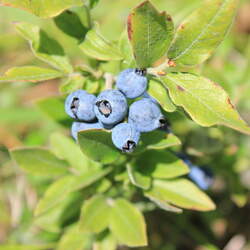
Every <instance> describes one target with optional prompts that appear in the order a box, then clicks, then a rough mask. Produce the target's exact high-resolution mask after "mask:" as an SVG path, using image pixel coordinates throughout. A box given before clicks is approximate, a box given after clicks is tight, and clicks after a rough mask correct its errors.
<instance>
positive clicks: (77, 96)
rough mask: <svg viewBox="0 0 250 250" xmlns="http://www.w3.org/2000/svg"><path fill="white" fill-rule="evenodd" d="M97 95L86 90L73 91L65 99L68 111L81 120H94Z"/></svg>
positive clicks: (70, 114)
mask: <svg viewBox="0 0 250 250" xmlns="http://www.w3.org/2000/svg"><path fill="white" fill-rule="evenodd" d="M95 100H96V97H95V96H94V95H91V94H88V93H87V92H86V91H84V90H81V89H80V90H77V91H74V92H73V93H71V94H70V95H69V96H68V97H67V98H66V101H65V111H66V113H67V114H68V115H69V116H70V117H72V118H74V119H76V120H80V121H92V120H94V119H95V112H94V104H95Z"/></svg>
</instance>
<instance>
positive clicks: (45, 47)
mask: <svg viewBox="0 0 250 250" xmlns="http://www.w3.org/2000/svg"><path fill="white" fill-rule="evenodd" d="M37 52H39V53H43V54H48V55H58V56H64V55H65V53H64V50H63V47H62V46H61V45H60V44H59V43H58V42H57V41H56V40H54V39H52V38H50V37H49V36H48V35H47V34H46V33H45V32H44V31H43V30H40V32H39V46H38V48H37Z"/></svg>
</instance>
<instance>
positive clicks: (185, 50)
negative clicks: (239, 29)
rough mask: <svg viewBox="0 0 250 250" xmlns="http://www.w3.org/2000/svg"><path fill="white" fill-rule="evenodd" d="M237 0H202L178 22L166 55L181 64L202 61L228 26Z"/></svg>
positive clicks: (221, 37)
mask: <svg viewBox="0 0 250 250" xmlns="http://www.w3.org/2000/svg"><path fill="white" fill-rule="evenodd" d="M237 3H238V0H206V1H203V4H202V6H201V7H200V8H199V9H197V10H195V11H194V13H191V15H190V16H189V17H188V18H187V19H186V20H184V22H183V23H182V24H181V25H180V26H179V28H178V30H177V33H176V37H175V39H174V42H173V44H172V45H171V47H170V49H169V52H168V57H169V58H170V59H171V60H173V61H174V62H177V63H180V64H183V65H196V64H200V63H202V62H203V61H205V60H206V59H207V58H208V57H209V56H210V55H211V53H212V52H213V51H214V50H215V48H217V46H218V45H219V44H220V43H221V42H222V41H223V39H224V37H225V35H226V34H227V32H228V30H229V28H230V27H231V24H232V20H233V17H234V15H235V9H236V6H237Z"/></svg>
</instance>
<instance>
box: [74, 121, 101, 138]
mask: <svg viewBox="0 0 250 250" xmlns="http://www.w3.org/2000/svg"><path fill="white" fill-rule="evenodd" d="M102 128H103V126H102V124H101V123H99V122H94V123H87V122H73V124H72V127H71V135H72V137H73V138H74V139H75V140H76V141H77V134H78V132H79V131H82V130H88V129H102Z"/></svg>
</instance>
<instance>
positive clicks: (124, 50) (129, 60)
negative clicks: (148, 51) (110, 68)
mask: <svg viewBox="0 0 250 250" xmlns="http://www.w3.org/2000/svg"><path fill="white" fill-rule="evenodd" d="M119 49H120V52H121V54H122V56H123V60H122V63H123V64H122V66H123V68H135V66H136V65H135V59H134V55H133V50H132V47H131V44H130V41H129V39H128V35H127V32H123V33H122V34H121V36H120V39H119Z"/></svg>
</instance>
